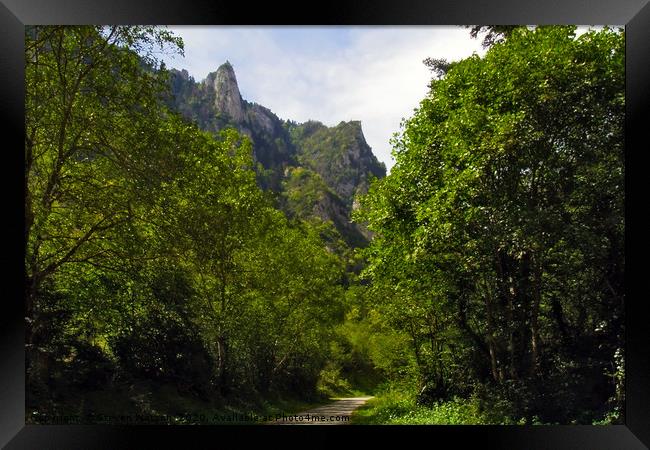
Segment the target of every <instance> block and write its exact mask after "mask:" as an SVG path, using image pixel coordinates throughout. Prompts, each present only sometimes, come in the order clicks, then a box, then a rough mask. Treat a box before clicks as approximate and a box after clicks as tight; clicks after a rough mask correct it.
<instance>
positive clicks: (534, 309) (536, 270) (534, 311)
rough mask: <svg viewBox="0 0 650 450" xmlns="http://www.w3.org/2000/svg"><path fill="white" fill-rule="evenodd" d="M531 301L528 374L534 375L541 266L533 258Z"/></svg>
mask: <svg viewBox="0 0 650 450" xmlns="http://www.w3.org/2000/svg"><path fill="white" fill-rule="evenodd" d="M533 264H534V267H533V301H532V305H531V308H530V348H531V357H530V368H529V375H530V376H533V375H535V373H536V371H537V367H538V363H539V361H538V360H539V326H538V318H539V307H540V303H541V297H542V268H541V265H540V263H539V261H538V260H537V258H535V259H534V260H533Z"/></svg>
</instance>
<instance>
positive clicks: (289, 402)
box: [24, 26, 625, 424]
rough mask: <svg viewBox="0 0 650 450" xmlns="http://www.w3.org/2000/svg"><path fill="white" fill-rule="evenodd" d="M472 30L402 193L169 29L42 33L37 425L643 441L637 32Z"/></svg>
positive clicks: (33, 132)
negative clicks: (632, 436)
mask: <svg viewBox="0 0 650 450" xmlns="http://www.w3.org/2000/svg"><path fill="white" fill-rule="evenodd" d="M468 34H471V36H472V37H474V38H480V37H481V36H482V37H483V39H484V41H483V44H484V46H485V47H486V49H487V52H486V54H485V56H483V57H479V56H477V55H474V56H472V57H469V58H467V59H463V60H460V61H451V62H448V61H444V60H441V59H435V56H436V55H431V58H428V59H427V60H425V61H424V63H425V64H426V65H427V66H428V67H429V68H430V69H431V73H432V79H431V82H430V85H429V94H428V95H427V96H426V98H424V99H423V100H422V102H421V103H420V105H419V107H418V108H417V109H416V110H415V111H414V114H413V116H412V117H410V118H406V119H405V120H404V121H403V124H402V127H401V130H399V131H398V130H395V131H398V132H397V133H396V134H395V138H394V140H393V142H392V145H393V149H394V150H393V155H394V157H395V161H396V164H395V166H394V167H393V168H392V170H391V173H390V174H389V175H387V176H384V175H385V167H383V165H382V164H381V163H379V162H378V161H377V160H376V158H375V157H374V155H372V152H371V150H370V147H369V146H368V144H367V143H366V142H365V139H364V138H363V134H362V132H361V124H360V123H359V122H348V123H345V122H341V124H339V125H338V126H336V127H331V128H330V127H326V126H324V125H323V124H321V123H319V122H313V121H312V122H307V123H304V124H298V123H295V122H292V121H290V120H286V121H284V120H280V119H279V118H277V116H275V115H274V114H273V113H272V112H271V111H270V110H268V109H267V108H264V107H262V106H261V105H257V104H253V103H249V102H246V101H244V100H243V99H241V97H240V94H239V91H238V89H237V85H236V81H235V78H234V71H233V70H232V67H231V66H230V64H229V63H226V64H225V65H223V66H222V67H220V68H219V70H218V71H217V72H215V73H213V74H210V75H209V76H208V78H207V79H206V80H204V82H201V83H196V82H195V81H194V80H193V79H191V77H189V76H188V74H187V72H178V71H174V70H168V69H166V68H165V66H164V64H162V63H161V62H160V60H159V59H158V58H157V55H160V52H177V53H181V54H182V53H183V42H182V40H181V39H180V38H179V37H176V36H174V35H173V34H172V33H170V32H169V31H167V30H166V29H164V28H159V27H141V26H112V27H98V26H74V27H73V26H29V27H26V33H25V50H26V55H25V56H26V58H25V72H26V103H25V107H26V123H25V236H24V246H25V282H24V283H25V302H26V319H27V324H26V325H27V333H26V342H25V344H26V360H27V365H26V374H27V386H26V392H27V421H28V422H30V423H64V422H65V423H76V422H79V421H81V422H82V423H115V422H119V420H120V418H124V417H133V416H132V415H134V414H137V415H140V417H145V418H146V420H144V422H145V423H150V422H155V423H158V422H160V421H164V422H166V423H212V422H213V420H211V418H214V414H215V413H216V412H238V413H242V414H247V413H250V412H255V413H268V412H274V411H291V410H295V411H297V410H300V409H301V408H302V407H304V406H306V405H313V404H319V403H321V402H324V401H326V400H327V398H328V397H331V396H340V395H357V394H362V393H363V394H373V395H375V398H374V399H373V400H371V401H370V402H368V403H367V404H366V405H365V406H363V407H362V408H361V409H360V410H358V412H357V413H355V415H354V416H353V423H354V422H356V423H382V424H383V423H396V424H399V423H423V424H434V423H440V424H445V423H450V424H460V423H494V424H538V423H562V424H564V423H585V424H609V423H621V422H622V421H623V420H624V417H623V411H624V408H623V405H624V400H625V399H624V379H625V371H624V353H623V348H624V298H625V296H624V253H623V249H624V236H625V235H624V200H625V199H624V189H623V182H624V151H623V142H624V140H623V136H624V135H623V132H624V106H625V103H624V82H625V76H624V75H625V74H624V67H625V61H624V43H625V36H624V33H623V31H622V30H614V29H609V28H603V29H599V30H591V31H589V32H586V33H584V34H581V35H579V36H576V28H575V27H571V26H541V27H497V26H494V27H474V28H472V29H471V30H470V31H469V32H468ZM223 92H229V94H228V95H222V94H223ZM350 217H351V218H352V222H351V221H350Z"/></svg>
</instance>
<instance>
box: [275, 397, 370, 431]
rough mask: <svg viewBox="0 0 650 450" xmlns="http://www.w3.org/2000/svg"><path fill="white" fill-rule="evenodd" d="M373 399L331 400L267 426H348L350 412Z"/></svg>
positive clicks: (277, 419)
mask: <svg viewBox="0 0 650 450" xmlns="http://www.w3.org/2000/svg"><path fill="white" fill-rule="evenodd" d="M371 398H373V397H349V398H336V399H332V400H334V402H332V403H330V404H328V405H324V406H319V407H317V408H312V409H308V410H307V411H303V412H300V413H296V414H291V415H289V414H284V415H283V416H282V417H279V418H276V420H274V421H272V422H267V424H268V425H349V424H350V417H351V416H352V412H353V411H354V410H355V409H357V408H358V407H359V406H361V405H363V404H364V403H366V402H367V401H368V400H370V399H371Z"/></svg>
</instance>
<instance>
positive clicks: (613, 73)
mask: <svg viewBox="0 0 650 450" xmlns="http://www.w3.org/2000/svg"><path fill="white" fill-rule="evenodd" d="M441 75H442V76H441V77H440V78H439V79H434V80H433V81H432V82H431V91H430V94H429V96H427V98H426V99H424V100H423V101H422V103H421V105H420V108H419V109H418V110H417V111H416V113H415V115H414V116H413V117H412V118H411V119H409V120H407V121H406V123H405V126H404V129H403V132H402V134H401V135H400V136H399V137H398V139H397V140H396V141H395V152H394V154H395V157H396V165H395V167H394V168H393V170H392V172H391V175H390V176H389V177H387V178H386V180H384V181H380V182H376V183H375V184H374V185H373V186H372V188H371V190H370V193H369V195H368V197H367V198H366V199H365V201H364V204H365V207H364V208H365V212H364V213H363V214H361V215H360V219H363V220H367V221H368V222H369V227H370V229H371V230H373V231H375V232H376V233H377V238H376V239H375V241H374V244H373V247H374V248H373V249H371V250H370V251H369V254H368V255H369V259H370V267H369V269H368V271H367V274H368V275H369V276H370V277H372V281H373V283H376V284H378V285H382V284H383V285H392V286H393V288H392V290H391V291H390V292H394V291H395V290H397V289H398V287H399V286H404V292H405V293H406V294H401V295H400V294H397V293H393V294H391V295H394V296H396V297H401V298H403V296H404V295H406V296H407V297H408V298H416V299H417V298H418V296H419V297H420V298H419V300H416V303H417V304H418V305H420V307H421V308H423V309H422V311H425V310H426V308H425V305H427V304H430V303H432V302H433V303H435V304H437V305H438V306H437V307H436V308H437V311H439V314H440V315H439V316H438V317H442V318H445V317H448V318H450V319H452V321H451V322H449V321H445V320H442V321H440V320H438V319H436V318H435V317H436V316H435V315H433V316H432V315H430V314H429V315H428V314H426V313H424V314H420V318H419V319H418V323H420V324H421V325H420V328H421V329H425V330H426V329H427V328H428V327H429V326H431V333H429V334H432V335H435V334H438V335H440V334H441V335H451V336H454V331H453V329H454V328H456V329H457V330H458V331H460V332H461V334H462V336H464V339H457V338H454V339H455V342H457V343H459V344H462V345H463V346H465V347H466V348H468V349H469V352H466V351H457V352H456V354H457V355H463V358H465V360H464V361H460V363H461V364H462V365H463V366H464V367H467V368H468V369H470V370H471V373H473V377H474V378H475V379H476V380H478V381H479V382H482V383H483V382H488V380H491V381H490V382H491V383H493V384H500V383H504V382H506V381H508V380H512V381H515V382H522V383H524V385H525V386H526V387H525V390H526V391H527V392H528V393H531V392H537V393H538V394H539V395H540V396H541V395H542V394H543V393H544V392H545V393H546V394H544V395H547V397H550V398H552V400H551V401H550V403H549V404H545V405H543V406H540V405H541V404H542V403H543V402H538V403H537V404H536V405H535V406H531V407H530V408H528V407H523V406H522V408H523V409H522V411H524V412H523V413H524V414H527V415H528V416H529V417H531V416H532V415H533V412H532V411H533V410H535V408H537V412H538V413H540V414H542V413H544V414H546V417H557V416H560V415H562V414H567V416H563V418H565V419H566V418H568V417H572V418H576V417H577V416H576V414H577V412H576V411H575V410H574V411H569V412H567V411H560V410H561V409H562V407H561V405H560V404H559V403H560V399H559V397H558V395H559V394H557V392H562V393H563V394H564V393H567V389H562V390H561V391H559V390H558V389H556V388H557V387H558V386H561V385H562V383H565V382H567V383H568V384H570V385H571V386H572V387H575V388H576V389H577V390H579V391H580V392H581V394H577V395H582V397H581V398H580V399H579V400H577V402H578V403H580V405H581V407H582V408H584V409H590V408H591V409H593V410H597V408H598V406H597V405H598V403H597V401H596V402H594V401H589V400H588V399H587V397H588V395H587V394H586V392H585V391H586V390H587V389H585V388H584V387H582V388H581V387H580V386H579V384H580V383H583V386H584V385H585V384H587V385H589V388H593V389H602V392H605V393H606V394H601V395H600V397H598V398H599V399H601V400H602V397H603V395H605V396H607V395H610V394H612V393H613V392H614V385H613V383H612V382H611V381H609V382H608V381H607V379H606V376H605V374H604V373H603V372H604V370H605V368H606V367H607V366H608V365H611V364H613V363H614V354H615V352H616V349H617V348H619V347H621V346H622V341H621V339H622V330H623V322H622V321H621V318H622V312H623V310H622V306H623V304H622V301H623V285H622V275H623V223H624V222H623V167H624V165H623V119H624V36H623V33H622V32H620V31H615V30H610V29H604V30H602V31H599V32H595V31H591V32H588V33H586V34H583V35H581V36H580V37H576V36H575V27H537V28H535V29H528V28H525V27H517V28H514V29H512V30H508V33H507V38H505V40H503V41H501V42H496V43H493V44H492V45H491V47H490V49H489V51H488V52H487V54H486V55H485V57H484V58H479V57H478V56H476V55H475V56H472V57H470V58H467V59H465V60H462V61H458V62H455V63H454V64H452V65H451V66H450V67H449V68H448V71H447V72H446V74H441ZM401 273H403V274H405V275H404V276H401V275H400V274H401ZM411 280H418V281H417V282H416V283H413V282H410V281H411ZM400 304H401V303H400V302H396V307H399V306H398V305H400ZM598 324H601V325H600V326H601V327H602V329H603V330H605V331H602V330H601V331H600V332H599V331H596V330H598V327H599V325H598ZM425 335H427V333H426V332H424V333H423V332H420V333H417V332H414V333H413V340H414V342H415V344H414V345H415V349H417V350H416V351H419V352H421V347H420V345H419V344H418V336H420V338H421V337H422V336H425ZM558 336H560V338H561V339H560V340H559V341H558V339H557V337H558ZM452 342H454V340H451V341H450V340H447V341H446V345H447V347H448V348H451V347H450V345H451V343H452ZM596 342H598V343H599V344H598V345H600V347H599V349H598V350H594V348H598V346H595V347H590V344H589V343H591V345H594V344H595V343H596ZM433 347H434V346H432V348H433ZM443 353H444V352H443ZM441 355H442V353H440V352H438V353H436V352H432V353H431V357H430V358H429V359H432V360H433V361H435V360H439V359H441V358H442V359H443V361H448V362H451V361H450V359H449V358H447V357H443V356H441ZM479 355H482V356H481V357H479ZM452 359H454V360H456V362H458V360H457V359H456V358H452ZM587 361H590V362H589V363H588V364H589V366H590V367H589V369H585V370H582V371H580V370H577V369H573V368H572V367H575V365H576V364H581V363H587ZM454 364H455V363H454ZM429 366H431V363H429ZM433 366H434V367H435V364H433ZM426 371H427V372H428V373H431V372H432V369H431V368H427V369H426ZM543 379H546V380H553V381H552V383H546V387H543V383H542V380H543ZM537 382H539V383H537ZM531 383H533V384H531ZM597 386H599V387H597ZM554 389H555V390H556V393H553V392H551V391H552V390H554ZM554 395H555V397H554ZM526 408H528V409H526ZM539 409H542V411H541V412H540V411H539ZM596 413H599V411H596Z"/></svg>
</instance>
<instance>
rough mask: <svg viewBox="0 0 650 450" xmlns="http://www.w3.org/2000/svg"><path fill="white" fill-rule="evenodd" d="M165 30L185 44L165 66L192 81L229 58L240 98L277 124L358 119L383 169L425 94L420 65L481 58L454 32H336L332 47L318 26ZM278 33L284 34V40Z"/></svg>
mask: <svg viewBox="0 0 650 450" xmlns="http://www.w3.org/2000/svg"><path fill="white" fill-rule="evenodd" d="M171 29H172V30H173V31H175V32H176V34H177V35H180V36H181V37H182V38H183V40H184V41H185V55H186V57H185V58H183V59H178V58H177V59H176V60H175V61H172V60H169V59H168V60H167V62H168V65H170V66H172V67H176V68H185V69H187V70H188V72H189V73H190V74H191V75H192V76H194V78H195V79H196V80H197V81H199V80H201V79H203V78H205V76H206V75H207V74H208V73H209V72H212V71H214V70H216V69H217V67H218V66H219V65H221V64H222V63H223V62H224V61H225V60H226V59H228V60H229V61H230V62H231V63H232V64H233V66H234V67H235V72H236V75H237V79H238V83H239V88H240V91H241V93H242V97H244V98H245V99H246V100H249V101H254V102H257V103H259V104H261V105H264V106H266V107H268V108H269V109H271V110H272V111H273V112H275V113H276V114H277V115H278V116H279V117H281V118H283V119H292V120H295V121H298V122H303V121H306V120H309V119H313V120H319V121H321V122H323V123H325V124H326V125H330V126H331V125H336V124H337V123H339V122H340V121H342V120H345V121H347V120H360V121H361V122H362V127H363V131H364V134H365V136H366V140H367V141H368V143H369V144H370V146H371V147H372V149H373V152H374V153H375V155H377V158H378V159H379V160H381V161H383V162H384V163H385V164H386V166H387V167H388V168H390V167H391V166H392V165H393V161H392V158H391V156H390V151H391V147H390V144H389V139H390V138H391V136H392V135H393V133H394V132H396V131H398V130H399V124H400V121H401V119H402V118H403V117H409V116H411V115H412V113H413V109H414V108H416V107H417V106H418V104H419V102H420V100H422V99H423V98H424V96H425V95H426V93H427V91H428V89H427V84H428V83H429V81H430V79H431V73H430V72H429V70H428V69H427V67H426V66H424V64H422V60H423V59H424V58H426V57H435V58H446V59H448V60H458V59H461V58H465V57H467V56H470V55H471V54H472V53H473V52H476V53H479V54H483V53H484V50H483V49H482V48H481V40H480V39H471V38H470V37H469V31H468V30H467V29H464V28H460V27H420V26H407V27H350V28H345V27H337V28H335V29H331V32H332V34H330V35H329V36H334V34H333V33H339V34H341V33H347V34H346V35H345V38H346V39H344V40H343V42H341V43H339V42H337V43H334V44H333V43H332V42H326V41H322V39H323V38H327V36H328V34H327V33H313V35H314V36H315V37H313V38H312V37H310V33H309V32H310V31H312V30H313V31H322V30H323V28H319V29H316V28H312V29H311V30H310V28H304V27H301V28H287V27H285V28H282V27H171ZM278 30H282V31H284V32H285V33H284V34H283V38H279V37H278V33H277V31H278ZM287 36H288V38H287ZM292 36H295V40H294V41H293V42H292V41H291V37H292ZM336 36H339V35H338V34H337V35H336ZM341 36H343V35H342V34H341ZM298 47H299V48H298ZM310 49H311V50H310Z"/></svg>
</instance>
